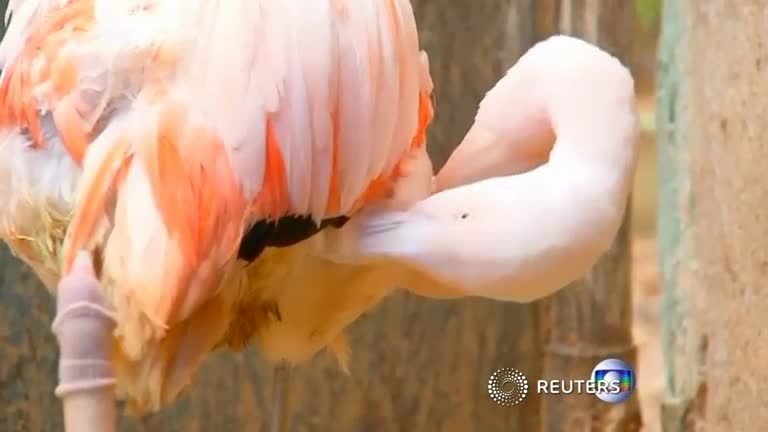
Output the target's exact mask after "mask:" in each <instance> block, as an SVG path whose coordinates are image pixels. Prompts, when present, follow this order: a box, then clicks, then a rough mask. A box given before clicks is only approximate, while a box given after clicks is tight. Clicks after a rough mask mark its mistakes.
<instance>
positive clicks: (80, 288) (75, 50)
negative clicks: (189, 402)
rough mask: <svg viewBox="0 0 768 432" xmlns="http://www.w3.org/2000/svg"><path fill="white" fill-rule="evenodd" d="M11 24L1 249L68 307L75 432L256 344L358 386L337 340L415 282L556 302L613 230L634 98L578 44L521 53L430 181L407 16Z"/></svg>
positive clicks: (25, 2) (15, 14) (134, 15)
mask: <svg viewBox="0 0 768 432" xmlns="http://www.w3.org/2000/svg"><path fill="white" fill-rule="evenodd" d="M9 14H10V16H11V19H10V25H9V27H8V31H7V33H6V36H5V38H4V39H3V41H2V43H1V44H0V64H1V65H2V67H3V71H2V77H0V107H1V111H0V237H2V239H3V240H4V241H5V242H6V243H7V244H8V245H9V246H10V248H11V249H12V251H13V252H14V253H15V254H16V255H17V256H18V257H20V258H21V259H22V260H23V261H24V262H25V263H27V264H28V265H30V266H31V267H32V268H33V269H34V271H35V272H36V274H37V275H38V276H39V277H40V279H41V280H42V281H43V282H44V283H45V285H46V286H47V287H48V289H49V290H50V291H51V292H52V293H54V294H55V295H56V296H57V315H56V318H55V320H54V323H53V329H54V331H55V332H56V334H57V337H58V340H59V346H60V351H61V356H60V365H59V366H60V368H59V380H60V385H59V387H58V388H57V395H58V396H59V397H60V398H61V399H62V401H63V405H64V415H65V427H66V430H67V431H78V432H90V431H100V432H104V431H106V432H110V431H113V430H114V428H115V424H114V421H115V419H114V418H115V408H114V398H115V396H118V397H121V398H124V399H126V400H127V401H128V402H129V406H130V408H131V409H132V410H133V412H135V413H143V412H151V411H157V410H159V409H161V408H162V407H163V406H165V405H167V404H169V403H172V402H173V401H174V400H175V399H176V398H177V397H178V395H179V393H180V392H181V391H182V390H183V389H184V388H186V387H187V386H188V385H189V384H190V382H192V380H193V376H194V373H195V372H196V371H197V370H198V368H199V366H200V364H201V362H202V360H203V359H204V358H205V356H206V354H207V353H209V352H211V351H212V350H215V349H220V348H229V349H234V350H238V349H242V348H244V347H245V346H247V345H249V344H255V345H257V346H258V347H259V348H260V349H261V351H262V352H263V353H264V355H265V357H266V358H267V359H268V360H269V361H270V362H272V363H273V364H275V365H276V366H275V367H276V371H279V372H280V373H281V374H283V375H280V376H284V374H285V373H286V372H287V370H288V368H289V367H290V365H292V364H296V363H299V362H304V361H308V360H309V359H311V357H312V356H313V355H314V354H316V353H317V352H319V351H320V350H323V349H328V350H330V351H332V352H333V353H335V354H336V356H337V358H338V359H339V364H340V366H341V367H342V368H344V369H345V370H346V369H348V362H349V356H350V348H349V346H348V344H347V342H346V340H345V338H344V333H343V330H344V329H345V328H346V327H348V326H349V325H350V324H351V323H352V322H354V321H355V320H356V319H357V318H358V317H359V316H360V315H361V314H362V313H364V312H365V311H367V310H369V309H371V308H372V307H374V306H375V305H376V303H377V302H378V301H379V300H381V299H382V298H384V297H385V296H387V295H389V294H391V293H392V292H394V291H395V290H396V289H398V287H402V288H404V289H407V290H410V291H411V292H413V293H416V294H418V295H422V296H426V297H430V298H461V297H486V298H491V299H496V300H500V301H518V302H528V301H532V300H535V299H538V298H541V297H544V296H547V295H549V294H551V293H553V292H555V291H556V290H558V289H560V288H561V287H563V286H565V285H566V284H568V283H569V282H571V281H573V280H575V279H577V278H579V277H581V276H582V275H583V274H584V273H585V272H586V271H587V270H588V269H589V267H590V266H592V265H593V264H594V262H595V261H596V260H597V259H598V257H599V256H600V255H601V254H602V253H604V252H605V251H606V250H607V249H608V248H609V247H610V244H611V242H612V239H613V238H614V236H615V234H616V232H617V230H618V228H619V225H620V223H621V219H622V217H623V214H624V210H625V206H626V201H627V197H628V194H629V189H630V184H631V181H632V177H633V175H634V169H635V164H636V159H637V143H636V129H637V126H636V112H635V96H634V90H633V86H634V84H633V80H632V76H631V74H630V73H629V71H628V70H627V69H626V68H625V67H624V66H623V65H622V64H621V63H620V62H619V61H618V60H617V59H616V58H614V57H612V56H611V55H609V54H608V53H606V52H604V51H602V50H601V49H599V48H598V47H596V46H594V45H591V44H589V43H587V42H585V41H582V40H580V39H577V38H573V37H568V36H553V37H550V38H548V39H546V40H544V41H542V42H539V43H538V44H536V45H535V46H533V47H532V48H531V49H530V50H529V51H528V52H527V53H526V54H525V55H523V56H522V57H521V58H520V59H519V61H518V62H517V63H516V64H515V65H514V66H513V67H512V68H511V69H509V71H508V72H507V74H506V75H505V76H504V77H502V78H501V79H500V80H499V82H498V83H497V84H496V85H495V86H494V87H493V88H492V89H491V90H490V91H489V92H488V93H487V95H486V96H485V98H484V99H483V101H482V102H481V103H480V106H479V109H478V112H477V116H476V118H475V122H474V124H473V126H472V127H471V129H470V130H469V132H468V133H467V135H466V137H465V138H464V140H463V141H462V142H461V143H460V145H459V146H458V147H457V148H456V150H455V151H454V153H453V154H452V155H451V157H450V158H449V160H448V161H447V163H446V165H445V166H444V167H443V169H442V170H440V172H439V173H438V174H437V175H434V173H433V170H432V166H431V163H430V159H429V157H428V154H427V151H426V145H425V142H426V138H425V137H426V135H425V132H426V129H427V127H428V125H429V124H430V123H431V120H432V116H433V106H432V102H431V96H432V90H433V84H432V81H431V78H430V74H429V66H428V58H427V55H426V53H424V52H422V51H421V50H420V49H419V43H418V35H417V29H416V25H415V20H414V16H413V11H412V8H411V5H410V2H409V1H408V0H389V1H375V0H368V1H361V0H359V1H346V0H333V1H331V0H312V1H305V2H300V4H299V2H275V1H266V0H265V1H246V0H227V1H216V0H184V1H180V0H179V1H174V0H11V2H10V4H9ZM202 35H204V36H202ZM277 393H278V394H280V393H281V392H277ZM278 405H279V406H278V408H279V407H280V406H282V405H281V404H278ZM286 410H287V407H284V409H283V410H281V409H277V410H276V411H275V413H274V414H275V419H274V421H273V427H274V430H284V429H285V428H286V424H285V421H284V418H285V415H284V414H285V411H286Z"/></svg>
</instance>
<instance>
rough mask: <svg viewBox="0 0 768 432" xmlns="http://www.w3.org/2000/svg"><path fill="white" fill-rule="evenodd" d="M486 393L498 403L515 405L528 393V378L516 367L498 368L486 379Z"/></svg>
mask: <svg viewBox="0 0 768 432" xmlns="http://www.w3.org/2000/svg"><path fill="white" fill-rule="evenodd" d="M488 394H489V395H490V396H491V399H492V400H493V401H494V402H496V403H497V404H499V405H504V406H512V405H517V404H519V403H520V402H522V401H523V400H524V399H525V397H526V396H527V395H528V380H527V379H526V378H525V375H523V373H522V372H520V371H519V370H517V369H513V368H503V369H499V370H497V371H496V372H494V373H493V375H491V379H489V380H488Z"/></svg>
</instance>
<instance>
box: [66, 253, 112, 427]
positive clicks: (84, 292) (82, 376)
mask: <svg viewBox="0 0 768 432" xmlns="http://www.w3.org/2000/svg"><path fill="white" fill-rule="evenodd" d="M114 327H115V318H114V314H113V312H112V310H111V309H110V307H109V306H108V305H107V303H106V301H105V299H104V296H103V295H102V292H101V287H100V284H99V281H98V279H97V278H96V276H95V275H94V270H93V264H92V262H91V259H90V256H89V255H82V256H81V257H78V260H77V262H76V263H75V265H74V266H73V269H72V272H70V274H68V275H66V276H65V277H63V278H62V280H61V282H60V283H59V287H58V294H57V304H56V318H55V319H54V321H53V325H52V329H53V332H54V333H55V334H56V337H57V339H58V342H59V350H60V356H59V386H58V387H57V388H56V396H57V397H59V398H60V399H61V400H62V404H63V408H64V430H65V431H66V432H115V430H116V428H115V418H116V416H115V396H114V385H115V377H114V373H113V371H112V364H111V361H110V345H111V342H112V331H113V330H114Z"/></svg>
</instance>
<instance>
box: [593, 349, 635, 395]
mask: <svg viewBox="0 0 768 432" xmlns="http://www.w3.org/2000/svg"><path fill="white" fill-rule="evenodd" d="M592 381H594V382H595V388H596V391H595V396H597V398H598V399H600V400H601V401H603V402H608V403H612V404H615V403H622V402H624V401H626V400H627V399H629V397H630V396H632V393H633V392H634V391H635V371H634V370H632V366H630V365H628V364H627V363H625V362H623V361H622V360H619V359H605V360H603V361H601V362H600V363H598V364H597V366H595V368H594V369H592Z"/></svg>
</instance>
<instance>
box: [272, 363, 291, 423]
mask: <svg viewBox="0 0 768 432" xmlns="http://www.w3.org/2000/svg"><path fill="white" fill-rule="evenodd" d="M290 384H291V366H290V365H289V364H288V362H287V361H285V360H281V361H280V362H278V364H277V365H275V368H274V372H273V374H272V419H271V424H270V425H269V428H268V429H267V430H269V432H288V423H289V419H290V394H289V391H290Z"/></svg>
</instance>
